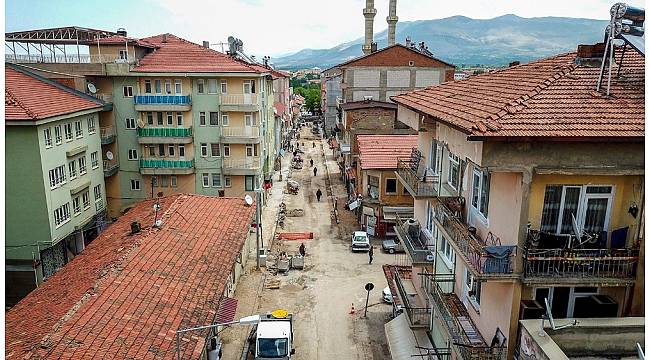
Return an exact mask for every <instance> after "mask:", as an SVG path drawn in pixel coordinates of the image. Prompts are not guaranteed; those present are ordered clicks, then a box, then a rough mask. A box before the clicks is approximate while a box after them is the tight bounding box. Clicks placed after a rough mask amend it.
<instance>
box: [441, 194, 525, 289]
mask: <svg viewBox="0 0 650 360" xmlns="http://www.w3.org/2000/svg"><path fill="white" fill-rule="evenodd" d="M439 199H440V201H439V202H438V203H437V204H436V207H435V219H436V220H437V221H438V222H439V223H440V225H442V228H443V229H444V230H445V232H446V233H447V234H448V235H449V238H450V239H449V240H450V241H452V242H453V244H454V245H455V247H456V248H457V249H458V250H460V252H461V253H462V254H461V255H462V256H463V257H464V258H466V259H467V262H468V265H469V266H471V267H472V268H473V270H474V272H475V273H477V274H479V275H482V276H483V277H490V276H503V275H506V274H512V273H513V272H514V263H515V256H516V255H517V246H514V245H512V246H510V245H506V246H503V245H501V244H500V242H501V241H500V240H499V239H498V238H496V237H494V236H492V235H491V234H490V235H489V236H488V239H489V240H490V244H489V245H488V244H486V243H485V242H484V241H482V240H481V239H479V238H478V237H477V236H475V235H473V234H472V233H471V232H470V231H469V228H468V226H467V225H466V224H464V222H463V221H461V216H462V215H460V214H462V212H463V210H462V209H461V208H457V209H455V210H453V211H452V210H451V209H450V207H459V206H462V205H460V204H462V198H458V197H441V198H439ZM450 204H455V206H450Z"/></svg>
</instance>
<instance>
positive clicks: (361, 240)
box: [352, 231, 370, 251]
mask: <svg viewBox="0 0 650 360" xmlns="http://www.w3.org/2000/svg"><path fill="white" fill-rule="evenodd" d="M369 249H370V238H368V234H367V233H366V232H365V231H355V232H354V234H352V251H368V250H369Z"/></svg>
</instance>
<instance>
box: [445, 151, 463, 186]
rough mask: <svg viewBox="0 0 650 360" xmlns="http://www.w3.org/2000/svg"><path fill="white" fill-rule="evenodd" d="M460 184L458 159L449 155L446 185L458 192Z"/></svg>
mask: <svg viewBox="0 0 650 360" xmlns="http://www.w3.org/2000/svg"><path fill="white" fill-rule="evenodd" d="M459 183H460V158H459V157H458V156H456V155H454V154H452V153H449V172H448V174H447V184H449V186H451V187H452V188H453V189H454V190H458V184H459Z"/></svg>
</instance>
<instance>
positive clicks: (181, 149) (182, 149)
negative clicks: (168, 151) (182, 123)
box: [178, 144, 185, 157]
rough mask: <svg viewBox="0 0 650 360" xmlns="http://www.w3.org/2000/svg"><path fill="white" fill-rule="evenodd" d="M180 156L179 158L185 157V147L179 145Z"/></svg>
mask: <svg viewBox="0 0 650 360" xmlns="http://www.w3.org/2000/svg"><path fill="white" fill-rule="evenodd" d="M178 156H179V157H183V156H185V145H184V144H179V145H178Z"/></svg>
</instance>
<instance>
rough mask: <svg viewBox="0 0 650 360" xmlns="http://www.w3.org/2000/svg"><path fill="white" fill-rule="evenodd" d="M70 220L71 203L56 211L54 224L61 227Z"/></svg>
mask: <svg viewBox="0 0 650 360" xmlns="http://www.w3.org/2000/svg"><path fill="white" fill-rule="evenodd" d="M69 220H70V203H65V205H63V206H61V207H59V208H57V209H55V210H54V224H55V225H56V227H59V226H61V225H63V224H65V223H66V222H68V221H69Z"/></svg>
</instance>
